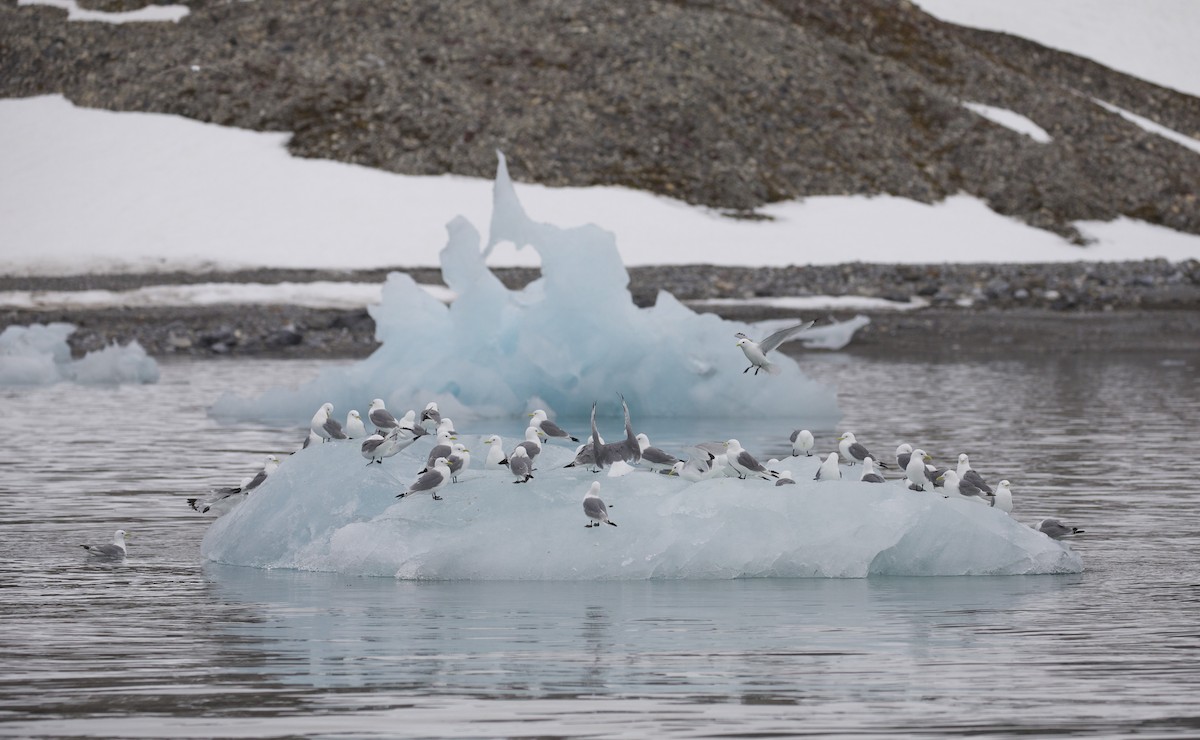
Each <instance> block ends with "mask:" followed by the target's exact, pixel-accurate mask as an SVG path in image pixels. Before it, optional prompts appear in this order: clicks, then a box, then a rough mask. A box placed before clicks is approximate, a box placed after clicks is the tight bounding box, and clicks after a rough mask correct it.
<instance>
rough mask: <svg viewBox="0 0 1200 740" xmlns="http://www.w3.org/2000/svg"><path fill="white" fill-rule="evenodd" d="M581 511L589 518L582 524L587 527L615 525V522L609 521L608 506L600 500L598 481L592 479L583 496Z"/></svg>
mask: <svg viewBox="0 0 1200 740" xmlns="http://www.w3.org/2000/svg"><path fill="white" fill-rule="evenodd" d="M583 513H584V514H586V515H587V518H588V519H589V520H590V521H588V523H587V524H585V525H584V526H585V527H586V528H588V529H591V528H592V527H599V526H600V525H601V524H611V525H612V526H614V527H615V526H617V523H616V522H612V521H609V519H608V507H607V506H605V505H604V502H603V501H601V500H600V482H599V481H592V485H591V486H590V487H589V488H588V491H587V493H586V494H584V496H583Z"/></svg>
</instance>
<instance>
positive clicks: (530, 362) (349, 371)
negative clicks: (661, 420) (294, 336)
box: [211, 158, 838, 426]
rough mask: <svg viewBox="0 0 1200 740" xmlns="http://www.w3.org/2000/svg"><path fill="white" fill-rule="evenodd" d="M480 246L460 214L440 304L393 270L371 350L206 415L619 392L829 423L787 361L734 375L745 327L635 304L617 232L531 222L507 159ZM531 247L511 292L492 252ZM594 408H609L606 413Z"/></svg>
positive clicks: (525, 403)
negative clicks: (507, 246)
mask: <svg viewBox="0 0 1200 740" xmlns="http://www.w3.org/2000/svg"><path fill="white" fill-rule="evenodd" d="M493 208H494V210H493V215H492V221H491V229H490V235H489V239H488V241H487V244H486V245H483V244H482V241H481V237H480V234H479V232H478V231H476V229H475V228H474V227H473V226H472V225H471V224H470V223H469V222H467V221H466V220H465V219H463V218H461V217H459V218H456V219H454V220H453V221H451V222H450V224H449V225H448V226H447V229H448V232H449V239H448V243H447V244H446V246H445V248H444V249H443V250H442V252H441V256H440V258H441V267H442V276H443V279H444V280H445V282H446V284H447V285H448V286H449V287H450V289H451V290H452V291H453V292H454V293H455V295H456V298H455V300H454V301H453V302H452V303H451V304H450V305H448V306H447V305H446V304H443V303H442V302H440V301H438V300H437V299H435V298H433V297H431V296H430V295H429V293H428V292H426V291H425V290H422V289H421V288H420V287H418V285H417V284H416V283H415V282H414V281H413V280H412V278H410V277H409V276H408V275H406V274H403V273H393V274H391V275H390V276H389V277H388V280H387V282H386V283H385V285H384V287H383V299H382V302H381V304H380V305H378V306H373V307H372V308H371V315H372V317H373V318H374V319H375V323H376V338H377V339H378V340H379V341H380V342H381V346H380V347H379V349H378V350H377V351H376V352H375V353H374V354H373V355H372V356H371V357H369V358H367V359H365V360H363V361H361V362H358V363H357V364H355V365H353V366H350V367H347V368H338V369H333V370H329V371H327V372H325V373H324V374H323V375H321V376H320V377H318V378H317V379H315V380H314V381H312V382H310V383H309V384H307V385H305V386H303V387H301V388H299V389H285V388H276V389H273V390H270V391H268V392H266V393H264V394H263V395H261V396H259V397H257V398H251V399H247V398H242V397H239V396H237V395H229V396H226V397H223V398H222V399H220V400H219V401H218V402H217V403H216V404H215V405H214V407H213V408H212V409H211V413H212V414H213V415H214V416H216V417H218V418H225V419H234V420H238V419H264V418H267V419H287V420H293V419H298V418H307V417H308V416H309V415H310V414H311V413H312V409H314V408H317V407H318V406H320V404H321V403H323V402H326V401H331V402H333V404H334V405H335V407H336V408H339V409H349V408H355V407H357V406H358V405H361V403H362V399H363V398H368V399H369V398H375V397H380V398H383V399H384V400H385V401H386V403H387V406H388V408H391V409H409V408H417V409H419V408H422V407H423V406H424V404H425V403H426V402H428V401H431V400H434V401H437V402H438V403H439V404H440V405H441V407H442V408H443V410H445V411H447V413H449V414H451V415H452V416H454V417H455V418H479V417H488V416H491V417H501V416H511V415H513V414H517V413H521V412H525V411H529V410H532V409H533V408H535V407H541V408H546V409H547V410H549V411H550V412H551V413H552V414H556V415H558V416H560V417H566V416H574V417H584V416H586V414H587V413H588V410H589V409H590V407H591V404H592V402H593V401H595V400H596V399H602V398H613V397H614V395H615V394H616V393H618V392H619V393H623V394H624V396H625V397H626V398H627V399H628V400H629V403H630V405H631V406H632V407H634V408H637V409H638V410H639V413H640V414H641V415H642V416H644V417H650V416H653V417H721V416H733V415H736V416H745V415H757V416H774V417H778V416H787V417H789V418H790V419H792V420H793V421H803V422H804V423H805V424H809V425H814V426H832V424H833V423H835V422H836V420H837V417H838V412H837V407H836V402H835V400H834V394H833V392H832V390H831V389H829V388H827V387H824V386H822V385H820V384H818V383H816V382H815V381H813V380H811V379H809V378H807V377H806V376H805V375H804V374H803V373H802V372H801V371H800V369H799V368H798V366H797V365H796V363H795V362H794V361H793V360H791V359H790V358H788V357H786V356H785V355H783V354H782V353H778V352H777V353H776V354H775V356H774V357H773V361H774V362H776V364H778V365H779V366H780V367H781V369H782V375H781V376H780V377H777V378H770V379H766V378H762V377H759V378H754V379H750V378H747V377H745V376H743V375H742V369H743V368H744V367H745V362H744V357H743V355H742V353H741V352H740V351H739V350H738V348H737V347H736V346H735V342H736V340H735V338H734V334H736V333H737V332H738V331H745V332H748V333H757V330H752V329H749V328H748V327H747V326H746V325H745V324H742V323H738V322H731V321H725V320H723V319H721V318H719V317H717V316H715V315H712V314H697V313H695V312H693V311H692V310H691V309H689V308H687V307H686V306H684V305H683V304H682V303H681V302H679V301H678V300H676V299H675V297H674V296H672V295H670V294H669V293H666V292H661V293H659V295H658V297H657V301H656V303H655V305H654V306H652V307H648V308H639V307H638V306H636V305H635V304H634V302H633V299H632V296H631V295H630V293H629V290H628V287H627V286H628V282H629V276H628V273H627V272H626V270H625V267H624V265H623V264H622V262H621V259H620V255H619V253H618V251H617V248H616V243H615V239H614V237H613V235H612V234H611V233H610V232H607V231H605V230H603V229H601V228H600V227H598V226H594V225H585V226H579V227H575V228H560V227H557V226H554V225H551V224H546V223H538V222H535V221H533V220H532V219H530V218H529V217H528V216H526V214H525V212H524V210H523V209H522V207H521V204H520V203H519V202H518V201H517V197H516V193H515V191H514V189H513V186H512V182H511V181H510V180H509V177H508V173H507V170H506V167H505V164H504V160H503V158H501V160H500V165H499V167H498V170H497V176H496V182H495V188H494V202H493ZM502 243H511V244H513V245H516V246H517V247H518V248H532V249H534V250H536V251H537V253H538V254H539V255H540V258H541V272H542V276H541V278H539V279H538V280H535V281H533V282H532V283H530V284H529V285H527V286H526V287H525V288H523V289H521V290H509V289H508V288H506V287H505V286H504V285H503V284H502V283H501V281H500V280H499V279H498V278H497V277H496V275H495V274H493V273H492V272H491V271H490V270H489V269H488V268H487V265H486V260H487V257H488V255H489V254H490V252H491V250H492V249H493V248H494V247H495V246H496V245H498V244H502ZM601 413H602V414H603V413H606V411H605V410H604V409H602V410H601Z"/></svg>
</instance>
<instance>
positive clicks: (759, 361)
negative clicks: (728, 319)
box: [734, 321, 816, 375]
mask: <svg viewBox="0 0 1200 740" xmlns="http://www.w3.org/2000/svg"><path fill="white" fill-rule="evenodd" d="M814 323H816V322H814V321H806V322H804V323H802V324H796V325H795V326H789V327H787V328H786V329H780V330H779V331H777V332H775V333H774V334H771V335H770V336H768V337H767V338H766V339H764V340H762V341H761V342H756V341H754V340H753V339H751V338H750V337H748V336H746V335H745V334H743V333H742V332H740V331H739V332H738V333H737V334H735V335H734V336H736V337H737V346H739V347H741V348H742V354H744V355H746V359H747V360H749V361H750V366H749V367H747V368H746V369H745V370H743V371H742V374H743V375H744V374H746V373H748V372H750V368H754V374H755V375H758V371H759V370H766V371H767V372H768V373H770V374H771V375H778V374H779V373H780V370H779V366H778V365H774V364H772V363H771V361H770V360H768V359H767V353H768V352H770V351H771V350H773V349H775V348H776V347H778V346H779V345H781V344H783V343H784V342H786V341H787V340H788V339H791V338H792V337H793V336H794V335H796V334H799V333H800V332H802V331H804V330H805V329H807V328H809V327H810V326H812V325H813V324H814Z"/></svg>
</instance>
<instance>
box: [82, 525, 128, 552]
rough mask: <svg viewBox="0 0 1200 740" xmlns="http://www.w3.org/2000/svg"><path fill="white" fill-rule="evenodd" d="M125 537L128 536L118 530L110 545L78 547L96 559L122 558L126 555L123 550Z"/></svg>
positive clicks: (123, 531)
mask: <svg viewBox="0 0 1200 740" xmlns="http://www.w3.org/2000/svg"><path fill="white" fill-rule="evenodd" d="M126 536H128V533H127V532H126V531H125V530H123V529H118V530H117V531H116V533H115V534H113V541H112V544H110V545H80V547H82V548H83V549H85V550H87V551H88V554H89V555H93V556H95V557H98V558H109V559H117V558H123V557H125V555H126V554H127V551H126V549H125V537H126Z"/></svg>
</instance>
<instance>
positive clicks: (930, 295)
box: [0, 260, 1200, 358]
mask: <svg viewBox="0 0 1200 740" xmlns="http://www.w3.org/2000/svg"><path fill="white" fill-rule="evenodd" d="M403 271H404V272H408V273H409V274H410V275H412V277H413V278H414V279H415V280H416V281H417V282H419V283H424V284H440V283H441V276H440V273H439V272H438V271H437V270H435V269H432V268H419V269H408V270H403ZM387 272H389V271H387V270H371V271H360V272H328V271H318V270H249V271H240V272H228V273H201V274H194V273H166V274H155V273H142V274H120V275H78V276H62V277H41V278H28V277H24V278H12V277H0V292H3V291H17V290H20V291H75V290H94V289H104V290H114V291H121V290H132V289H135V288H138V287H142V286H147V285H169V284H186V283H193V284H194V283H207V282H232V283H268V284H270V283H277V282H283V281H288V282H308V281H320V280H332V281H343V282H369V283H381V282H382V281H383V280H384V279H385V277H386V275H387ZM496 273H497V275H498V276H499V277H500V279H501V280H502V281H503V282H504V283H505V284H506V285H508V286H509V287H510V288H517V287H520V286H523V285H525V284H526V283H528V282H529V281H530V280H532V279H534V278H535V277H537V275H538V271H537V270H534V269H525V268H521V269H517V268H510V269H503V268H501V269H497V270H496ZM629 276H630V284H629V288H630V292H631V294H632V296H633V299H634V301H635V302H636V303H637V304H638V305H642V306H646V305H652V304H653V303H654V301H655V297H656V296H657V294H658V291H659V290H665V291H668V292H670V293H672V294H673V295H675V296H676V297H677V298H679V299H680V300H683V301H685V302H702V301H705V300H710V299H755V298H758V299H761V298H769V297H780V296H812V295H820V296H863V297H870V298H882V299H886V300H890V301H895V302H897V303H898V304H900V303H907V302H908V301H909V300H910V299H912V298H919V299H922V300H923V301H924V302H927V304H928V305H927V306H926V307H924V308H920V309H916V310H906V311H895V310H886V311H879V310H876V311H851V312H845V311H841V312H820V315H812V314H813V312H797V311H795V310H791V309H784V308H776V307H772V306H770V305H760V304H758V303H753V304H734V305H721V306H716V307H710V306H704V305H703V304H701V303H696V304H695V305H696V308H697V310H703V311H714V312H717V313H719V314H721V315H722V316H724V317H726V318H731V319H736V320H740V321H759V320H764V319H771V318H784V317H792V316H796V317H798V318H814V319H818V320H824V319H826V318H827V317H836V318H839V319H844V318H849V317H850V316H853V315H854V314H857V313H864V314H866V315H867V316H869V317H870V318H871V323H870V325H868V326H867V327H865V328H863V329H862V330H860V331H859V332H858V334H857V335H856V336H855V339H854V342H853V343H852V344H851V345H850V346H849V347H848V348H847V349H846V351H863V352H872V351H884V352H890V351H904V350H915V351H921V352H926V353H932V354H934V355H936V354H941V353H945V352H949V351H953V350H954V349H956V348H961V347H963V346H967V345H970V346H971V347H973V348H974V349H976V350H979V351H988V350H989V349H991V350H994V351H996V352H997V353H1003V352H1017V351H1039V350H1041V349H1044V348H1045V347H1054V348H1059V349H1061V350H1062V351H1068V350H1080V351H1105V352H1116V351H1133V352H1136V351H1147V350H1157V349H1166V350H1180V351H1200V262H1197V261H1195V260H1192V261H1188V262H1181V263H1171V262H1167V261H1165V260H1152V261H1144V262H1119V263H1101V264H1093V263H1069V264H1050V265H994V264H987V265H875V264H847V265H834V266H823V267H786V268H729V267H714V266H711V265H693V266H666V267H634V268H630V269H629ZM52 321H65V322H69V323H72V324H75V325H76V326H77V327H78V328H77V330H76V332H75V334H74V335H72V337H71V345H72V350H73V351H74V352H75V353H77V354H82V353H84V352H86V351H90V350H94V349H99V348H101V347H103V346H105V345H107V344H109V343H111V342H114V341H115V342H119V343H126V342H129V341H131V340H135V339H136V340H137V341H138V342H139V343H140V344H141V345H142V346H143V347H144V348H145V349H146V351H147V352H149V353H150V354H151V355H154V356H156V357H160V358H166V357H222V356H275V357H362V356H365V355H367V354H369V353H370V352H372V351H373V350H374V349H375V347H376V346H377V344H376V342H375V337H374V331H375V323H374V321H373V320H372V319H371V316H370V315H369V314H368V312H367V311H366V310H365V309H353V310H335V309H317V308H305V307H301V306H293V305H268V306H260V305H255V306H240V305H222V306H198V307H169V306H168V307H137V308H95V309H88V308H83V309H80V308H70V309H48V310H36V311H31V310H17V309H11V308H9V309H0V329H2V328H3V327H5V326H8V325H28V324H31V323H49V322H52ZM796 346H797V345H792V347H796Z"/></svg>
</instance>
